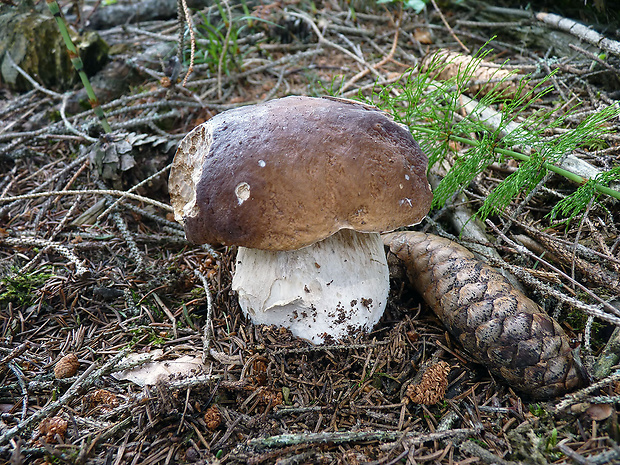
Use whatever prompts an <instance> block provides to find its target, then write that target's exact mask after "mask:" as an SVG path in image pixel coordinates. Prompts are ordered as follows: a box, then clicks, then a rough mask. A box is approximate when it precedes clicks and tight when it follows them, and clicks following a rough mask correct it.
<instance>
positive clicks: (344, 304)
mask: <svg viewBox="0 0 620 465" xmlns="http://www.w3.org/2000/svg"><path fill="white" fill-rule="evenodd" d="M389 285H390V283H389V270H388V266H387V260H386V255H385V251H384V246H383V242H382V240H381V237H380V235H379V234H378V233H358V232H356V231H353V230H350V229H342V230H340V231H339V232H337V233H336V234H334V235H333V236H331V237H329V238H327V239H325V240H323V241H320V242H317V243H315V244H312V245H310V246H308V247H304V248H302V249H299V250H293V251H267V250H257V249H248V248H245V247H239V250H238V252H237V260H236V270H235V275H234V277H233V282H232V288H233V290H235V291H237V293H238V295H239V304H240V306H241V309H242V310H243V312H244V314H245V315H246V316H248V317H249V318H250V319H251V320H252V322H254V323H255V324H265V325H277V326H283V327H285V328H288V329H289V330H290V331H291V332H292V333H293V334H294V335H295V336H298V337H300V338H303V339H306V340H308V341H310V342H312V343H315V344H320V343H323V342H332V341H338V340H341V339H343V338H345V337H347V336H348V335H353V334H355V333H357V332H359V331H368V330H370V329H372V327H373V326H374V325H375V324H376V323H377V322H378V321H379V319H380V318H381V315H382V314H383V311H384V310H385V306H386V303H387V299H388V293H389Z"/></svg>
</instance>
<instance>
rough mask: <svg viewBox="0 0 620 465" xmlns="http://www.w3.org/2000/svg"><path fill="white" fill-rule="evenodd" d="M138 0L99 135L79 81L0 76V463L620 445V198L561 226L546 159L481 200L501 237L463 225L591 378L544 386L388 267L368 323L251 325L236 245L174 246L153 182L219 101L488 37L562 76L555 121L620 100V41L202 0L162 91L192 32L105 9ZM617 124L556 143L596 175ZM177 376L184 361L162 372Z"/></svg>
mask: <svg viewBox="0 0 620 465" xmlns="http://www.w3.org/2000/svg"><path fill="white" fill-rule="evenodd" d="M86 3H87V5H86V6H83V8H84V10H83V11H81V12H80V13H81V16H80V18H76V15H75V11H72V10H71V8H70V7H71V2H66V4H61V6H62V7H63V11H65V10H66V13H67V18H68V20H69V22H79V21H82V22H85V21H86V19H87V18H88V16H89V15H90V14H91V13H92V8H93V5H91V2H86ZM92 3H93V4H94V3H95V2H92ZM161 3H162V4H163V3H164V2H161ZM76 4H77V2H76ZM127 5H128V2H123V1H119V2H117V3H115V4H110V5H107V6H103V5H100V6H99V8H100V9H101V10H106V9H107V12H108V13H109V16H110V17H111V18H112V20H110V22H109V23H105V22H104V21H103V20H100V22H99V23H98V24H99V25H98V27H99V30H98V33H99V34H100V35H101V37H102V38H103V39H104V40H105V41H106V42H107V44H108V45H109V46H110V49H109V52H108V53H109V60H110V61H109V63H108V65H106V67H105V68H104V70H103V71H101V72H100V75H99V77H98V78H97V77H95V78H94V79H93V83H94V87H95V91H96V92H97V94H98V97H99V99H100V101H101V103H102V106H103V108H104V110H105V112H106V114H107V118H108V120H109V122H110V124H111V126H112V129H113V130H114V132H113V133H112V134H108V135H105V134H104V135H101V134H100V133H99V132H98V131H97V124H96V119H95V117H94V115H93V113H92V111H90V110H85V109H84V108H85V107H83V106H80V100H81V101H84V100H86V99H85V97H84V95H83V90H81V89H82V87H81V85H77V83H76V85H75V86H74V87H72V88H71V89H72V90H69V91H66V92H64V93H63V91H62V90H59V89H55V88H54V87H53V86H50V87H49V88H48V87H46V86H45V85H44V84H40V83H39V84H37V85H36V88H34V89H32V90H29V91H24V92H18V91H15V90H11V89H10V88H9V87H8V86H7V85H4V84H2V83H1V82H0V174H1V175H0V279H1V281H0V462H7V463H11V464H21V463H41V464H42V463H71V464H73V463H81V464H84V463H92V464H95V463H97V464H99V463H100V464H104V463H105V464H106V465H107V464H114V465H117V464H124V463H131V464H164V463H165V464H168V463H226V464H234V463H245V464H268V463H279V464H301V463H333V464H336V463H338V464H362V463H366V464H386V465H387V464H395V463H403V464H405V463H406V464H416V463H439V464H457V463H458V464H461V465H465V464H474V463H485V464H491V463H497V464H508V463H527V464H533V463H535V464H547V463H563V462H567V463H579V464H602V463H608V462H609V461H613V460H615V461H620V448H619V446H618V443H619V442H620V428H619V425H618V411H617V408H618V405H619V404H620V375H619V371H618V367H617V365H618V358H617V353H618V352H619V350H618V348H619V347H620V343H619V342H618V335H617V331H616V332H614V331H613V330H614V327H615V326H614V323H616V324H617V322H618V321H620V319H619V318H620V317H619V316H618V315H619V313H620V312H619V311H618V310H617V308H616V307H615V306H614V305H616V306H617V305H618V301H617V299H616V300H614V298H617V296H618V292H617V291H618V289H619V288H620V285H619V281H618V276H620V209H619V208H618V201H617V200H615V199H613V198H611V197H610V196H607V195H599V196H596V197H593V198H592V199H591V200H590V201H588V202H586V203H587V207H586V209H585V210H584V211H583V212H580V213H579V214H578V215H577V216H575V218H573V219H572V220H571V221H570V222H569V223H568V224H565V223H561V222H559V221H552V220H551V219H549V217H548V216H547V214H548V213H549V212H550V211H551V209H552V208H553V206H554V205H555V204H556V203H557V202H558V201H559V200H561V199H562V198H565V197H566V196H567V195H570V194H572V193H574V192H575V191H576V189H577V187H578V185H577V184H573V183H571V182H569V181H568V180H567V179H565V178H563V177H561V176H559V175H549V176H547V177H545V178H544V179H543V180H542V181H541V182H540V183H538V185H537V186H533V190H532V194H531V195H528V192H520V193H519V194H518V195H517V196H516V197H515V198H514V199H513V200H512V201H511V202H510V204H509V205H508V206H507V207H506V208H504V209H502V211H500V212H492V214H491V215H490V216H489V217H488V219H489V222H490V223H492V224H494V225H498V228H499V229H500V230H502V231H503V232H501V234H498V233H497V231H494V230H493V229H492V228H491V227H485V226H484V225H483V224H482V223H477V222H470V223H469V224H470V225H471V224H476V225H478V226H477V227H478V229H479V230H480V232H481V234H486V236H477V239H476V240H475V241H474V242H476V241H477V242H478V243H479V244H480V243H482V245H485V246H488V247H490V248H492V249H494V250H495V251H496V254H497V255H496V257H497V258H498V260H500V259H501V261H504V260H505V262H504V263H509V264H511V265H512V266H513V269H515V270H520V272H521V273H520V276H519V277H520V278H521V279H522V280H523V279H525V289H526V292H528V293H529V295H530V296H531V297H532V298H533V299H534V300H536V301H537V302H539V303H540V304H541V305H542V306H543V307H545V308H546V309H547V310H548V311H549V313H551V314H553V316H554V317H556V318H557V319H558V321H559V322H560V324H561V325H562V327H563V328H564V329H565V330H566V331H567V333H568V334H569V336H570V337H571V342H572V344H574V345H575V346H580V351H581V356H582V358H583V360H584V365H585V366H586V367H587V368H588V370H589V371H590V373H591V378H592V379H591V380H590V381H591V382H592V383H596V384H593V385H592V386H590V387H589V388H586V389H585V390H583V391H580V392H579V393H577V394H575V395H568V396H566V397H565V398H558V399H551V400H548V401H544V402H543V401H534V400H532V399H531V398H530V397H528V395H527V393H520V392H516V391H513V390H512V389H511V387H510V386H509V385H507V384H506V383H505V382H504V381H503V380H502V379H500V378H497V377H495V376H493V375H491V374H490V372H489V371H488V370H487V369H486V368H485V367H484V366H482V365H479V364H476V363H474V362H473V361H472V358H471V357H470V355H468V354H467V353H466V352H464V351H463V349H462V347H460V346H459V343H458V342H457V341H456V340H455V339H454V338H453V337H452V336H450V335H449V334H448V333H447V332H446V330H445V329H444V327H443V326H442V324H441V322H440V321H439V320H438V319H437V317H436V316H435V315H434V314H433V313H432V311H431V310H430V309H429V308H428V306H427V305H426V304H425V303H424V302H423V301H422V300H421V299H420V297H419V296H418V295H417V294H416V293H415V291H413V290H412V289H410V286H409V283H407V282H401V281H400V280H399V279H398V278H395V279H394V281H393V283H392V284H393V286H392V287H393V289H394V291H393V292H392V295H391V298H390V302H389V304H388V308H387V311H386V314H385V315H384V316H383V318H382V319H381V321H380V322H379V324H378V325H377V326H376V327H375V328H374V329H373V331H372V332H371V333H370V334H358V335H356V336H355V337H351V338H350V340H347V341H341V342H339V343H338V344H331V345H323V346H311V345H309V344H308V343H307V342H305V341H303V340H300V339H297V338H295V337H293V336H291V334H290V333H289V332H288V331H286V330H282V329H279V328H274V327H261V326H255V325H253V324H252V323H251V322H249V321H248V320H247V319H246V318H245V317H244V316H243V315H242V312H241V310H240V308H239V306H238V303H237V298H236V295H235V293H234V292H233V291H232V290H231V279H232V271H233V268H234V257H235V252H236V250H235V248H234V247H228V248H227V247H221V246H219V247H218V246H216V245H214V246H213V247H209V246H196V245H192V244H190V243H188V242H187V241H186V240H185V239H184V233H183V229H182V227H181V226H180V225H178V224H177V223H176V222H174V218H173V216H172V213H171V208H170V207H169V205H170V202H169V197H168V192H167V178H168V174H169V167H170V163H171V162H172V158H173V156H174V151H175V148H176V145H177V143H178V142H179V141H180V140H181V138H183V136H184V135H185V134H187V133H188V132H189V131H190V130H191V129H192V128H193V127H195V126H196V125H198V124H200V123H202V122H204V121H206V120H208V119H209V118H210V117H211V116H213V115H214V114H217V113H219V112H221V111H224V110H227V109H230V108H235V107H237V106H240V105H246V104H252V103H259V102H262V101H264V100H269V99H272V98H278V97H283V96H286V95H309V96H321V95H326V94H329V95H337V96H339V97H344V98H357V97H359V96H366V97H368V98H372V96H373V95H376V93H377V92H378V89H381V88H382V86H385V85H389V84H390V83H395V82H396V83H398V80H399V78H400V77H401V75H402V74H403V73H405V72H407V71H408V70H409V69H414V71H413V72H414V74H415V73H416V72H419V68H416V67H417V66H418V65H420V63H421V61H422V59H423V58H424V57H425V56H428V55H429V54H432V53H434V52H436V51H438V50H452V51H455V52H460V53H462V54H464V55H473V54H475V53H476V52H478V51H479V50H480V49H481V48H484V49H486V50H492V51H491V52H490V53H489V55H487V56H486V58H485V60H487V61H489V62H492V63H495V64H496V65H501V64H502V63H504V62H506V60H509V61H508V65H507V67H506V69H510V70H514V69H520V70H522V71H523V72H527V73H530V74H531V79H533V80H534V81H536V80H540V79H543V78H545V77H547V79H548V75H549V74H550V73H552V72H553V73H554V74H553V75H552V77H551V78H550V80H548V81H545V82H546V84H545V85H546V86H547V87H548V93H546V94H545V95H544V96H541V97H540V98H538V99H536V100H535V101H534V102H533V103H532V106H531V107H530V109H529V110H528V111H529V112H535V111H539V110H541V109H542V110H544V109H555V110H557V111H556V112H555V113H553V119H554V120H556V119H559V118H560V117H561V116H562V115H564V116H566V114H567V112H568V109H569V108H572V107H573V106H575V105H577V104H579V105H580V106H579V108H578V110H577V112H573V113H571V114H570V115H569V116H568V117H566V118H565V120H563V121H562V126H561V127H554V128H553V129H550V130H549V131H548V133H546V134H545V135H546V137H548V138H549V139H553V138H554V137H556V136H558V135H560V134H562V133H563V132H567V131H569V130H570V129H571V128H574V127H575V126H577V125H578V124H579V123H580V121H582V118H585V117H586V116H587V115H589V114H593V113H596V112H598V111H600V110H601V108H603V107H608V106H610V105H612V104H613V103H614V102H615V101H616V100H618V98H619V97H620V57H619V56H618V54H617V53H615V52H614V51H613V50H611V51H608V52H607V53H606V54H605V55H602V54H601V52H600V50H598V49H597V48H595V47H593V46H592V45H590V44H588V43H587V40H581V39H582V38H583V37H579V36H578V35H579V34H581V33H580V32H579V31H575V30H573V31H572V32H562V31H559V30H558V29H557V28H555V27H553V26H552V25H550V24H548V23H546V22H544V21H543V20H542V19H541V18H536V17H534V16H532V12H526V11H524V10H519V9H503V10H502V9H498V8H489V7H484V6H483V5H478V4H476V3H475V2H463V3H461V4H459V5H448V6H442V7H441V8H442V9H441V10H440V9H439V7H438V6H433V4H432V3H429V4H428V5H427V7H426V10H425V11H423V12H422V13H421V14H419V15H416V14H415V13H414V12H413V10H411V9H404V10H402V11H401V9H399V6H398V3H394V4H389V5H387V8H386V7H384V6H382V5H375V4H368V5H364V4H361V3H360V4H356V3H355V2H351V3H350V4H348V3H342V2H338V1H336V0H332V1H328V0H324V1H323V2H316V3H309V2H308V3H304V1H303V0H299V1H288V0H286V1H283V2H273V3H270V4H261V5H258V6H252V4H251V3H247V4H246V3H243V4H232V3H231V4H230V5H227V4H226V3H218V4H216V5H214V6H211V7H205V8H202V10H200V11H199V12H197V13H195V14H194V15H193V23H194V28H195V31H196V39H197V43H196V53H195V55H196V58H195V65H194V69H193V73H192V74H191V75H190V76H189V79H188V80H187V82H186V83H185V84H184V85H182V84H181V83H177V84H175V83H174V82H173V83H172V84H171V82H170V78H171V77H172V80H173V81H174V80H175V79H176V75H178V80H179V81H181V80H183V78H184V77H185V74H186V72H187V64H188V62H189V56H190V52H189V49H190V45H189V44H190V37H189V35H186V40H185V45H184V47H185V49H186V53H185V57H184V62H183V66H181V68H180V70H179V69H176V67H175V62H174V59H173V58H171V57H174V55H175V50H176V48H177V39H178V28H179V24H178V21H177V20H176V19H174V18H169V19H165V18H164V19H161V18H159V19H143V20H142V21H141V22H131V23H128V24H124V23H125V22H126V21H127V17H129V16H127V15H126V13H122V12H121V10H119V12H117V13H116V15H124V16H121V20H120V22H119V24H116V23H115V22H114V17H115V14H114V10H113V9H114V8H119V9H120V8H121V7H126V6H127ZM244 8H246V9H247V11H244ZM123 11H125V10H123ZM534 13H535V12H534ZM567 14H568V13H567ZM250 16H251V18H249V17H250ZM93 18H94V16H93ZM223 18H224V19H225V21H224V20H223ZM231 18H232V20H230V19H231ZM130 19H131V18H130ZM134 19H135V18H134ZM573 19H574V20H579V21H584V22H588V21H590V20H591V19H592V15H584V16H583V17H579V16H574V17H573ZM49 21H53V20H52V19H51V16H50V17H49ZM597 30H599V31H600V32H601V33H602V34H611V33H612V32H610V31H612V30H613V28H607V29H605V28H600V29H597ZM576 34H577V35H576ZM609 39H610V43H611V44H612V45H611V48H612V49H613V47H614V46H616V44H617V42H615V43H614V40H615V39H618V37H616V38H615V39H614V37H613V36H612V35H610V36H609ZM225 43H227V44H228V47H225V46H224V45H223V44H225ZM466 49H467V50H466ZM223 51H226V53H225V54H223ZM177 71H180V72H178V73H177ZM31 78H32V79H34V80H35V81H36V76H35V77H32V76H31ZM398 89H399V88H395V90H394V92H398ZM473 96H474V95H470V97H473ZM500 107H501V103H498V106H497V108H500ZM461 116H464V115H461ZM552 122H553V121H551V122H550V127H551V126H553V125H552V124H551V123H552ZM605 124H606V125H607V126H608V128H609V129H610V132H609V133H608V134H606V135H604V136H601V138H600V143H599V144H596V145H592V144H590V145H588V146H586V147H583V146H579V147H577V148H575V150H573V151H572V153H571V154H570V155H571V156H573V158H575V159H578V160H581V162H583V163H585V164H587V165H588V166H590V167H591V168H592V169H594V170H595V171H594V172H598V171H609V170H611V169H613V168H614V167H616V169H617V167H618V166H619V165H620V136H619V135H618V127H619V126H620V125H619V122H618V118H617V117H616V118H615V119H612V120H610V121H609V122H607V123H605ZM475 136H476V135H475V134H474V135H473V136H472V137H475ZM451 147H452V148H453V149H454V151H455V153H459V151H461V152H464V151H465V150H466V149H467V147H463V146H461V145H459V144H453V145H452V146H451ZM451 160H453V158H452V159H451V158H450V157H448V158H447V159H446V160H444V165H442V166H443V167H445V163H448V164H449V162H450V161H451ZM518 167H519V163H518V162H516V161H514V160H508V159H497V160H491V161H490V162H489V166H487V167H485V168H484V169H483V170H482V171H481V172H480V173H479V174H477V175H476V176H475V177H474V178H473V179H472V180H471V182H468V183H467V184H466V185H465V186H464V189H463V190H462V192H461V194H460V195H458V196H452V197H450V198H449V199H448V202H447V204H446V205H445V206H443V207H442V208H439V209H436V210H433V211H432V212H431V214H430V215H429V220H428V221H425V222H423V223H422V224H421V225H420V226H419V227H420V228H426V229H428V230H429V231H432V232H436V233H441V234H452V235H454V236H456V237H457V238H458V236H459V233H460V232H461V231H460V230H459V229H458V228H459V226H458V224H461V225H462V224H463V220H462V213H463V212H465V214H466V215H472V214H473V212H475V211H476V209H477V208H478V207H480V205H481V202H482V201H483V200H484V199H485V198H486V197H487V196H488V194H489V192H491V191H493V189H494V188H495V187H496V186H497V185H498V183H500V182H501V181H502V180H504V179H505V178H506V177H507V176H509V175H510V174H511V173H514V172H515V171H516V170H517V169H518ZM442 169H443V168H442ZM443 172H445V171H441V170H437V171H436V174H437V175H439V176H440V175H441V174H442V173H443ZM584 177H589V176H586V175H584ZM126 193H130V195H124V194H126ZM456 212H460V213H459V215H461V217H460V218H461V220H460V223H459V221H456V220H455V219H454V216H455V215H456ZM455 225H456V226H455ZM481 237H482V239H481ZM484 238H486V239H484ZM504 238H505V240H504ZM515 239H519V240H520V241H521V243H522V244H524V245H525V247H527V250H528V251H530V253H531V254H532V255H527V254H526V253H523V251H522V249H518V248H516V245H515V244H514V243H513V242H510V241H511V240H515ZM461 240H464V241H465V242H463V243H464V245H466V246H467V245H468V243H467V237H466V236H463V235H462V236H461ZM470 245H471V242H470ZM537 257H542V258H543V260H539V259H538V258H537ZM548 265H549V266H548ZM523 276H525V277H527V276H530V277H531V278H532V279H530V280H529V281H528V280H527V278H523ZM540 283H543V284H540ZM546 289H552V290H555V291H556V294H553V295H551V294H550V293H548V292H547V291H546ZM558 296H560V297H558ZM561 296H565V298H562V297H561ZM596 312H598V313H596ZM593 315H597V316H593ZM60 360H62V362H61V364H59V363H58V362H59V361H60ZM432 360H435V361H436V360H443V361H445V362H446V363H447V364H448V365H449V374H448V378H447V381H448V386H447V391H446V393H445V396H444V398H443V399H440V400H439V401H438V402H437V403H434V404H432V405H420V404H416V403H414V402H411V401H410V399H409V398H408V397H407V395H406V392H407V387H408V386H409V385H410V384H411V383H412V382H414V380H416V374H417V373H419V372H420V370H421V368H423V367H425V366H426V365H427V364H428V362H430V361H432ZM603 362H605V363H603ZM60 365H62V366H60ZM55 368H56V371H57V372H58V371H61V370H60V368H65V369H67V373H66V375H67V376H68V377H66V378H62V376H63V375H62V374H58V376H56V375H55ZM175 369H178V370H179V371H180V372H183V373H184V374H183V375H171V376H164V377H162V378H160V379H159V381H157V382H155V381H151V380H153V379H155V378H152V376H153V373H165V372H166V370H175ZM59 377H60V379H59ZM416 381H417V380H416Z"/></svg>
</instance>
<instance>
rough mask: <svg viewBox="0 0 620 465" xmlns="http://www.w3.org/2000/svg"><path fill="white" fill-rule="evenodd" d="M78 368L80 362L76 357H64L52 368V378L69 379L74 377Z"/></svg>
mask: <svg viewBox="0 0 620 465" xmlns="http://www.w3.org/2000/svg"><path fill="white" fill-rule="evenodd" d="M79 367H80V362H79V361H78V358H77V355H75V354H68V355H65V356H64V357H63V358H61V359H60V360H58V362H57V363H56V366H55V367H54V376H56V379H64V378H71V377H72V376H75V374H76V373H77V371H78V368H79Z"/></svg>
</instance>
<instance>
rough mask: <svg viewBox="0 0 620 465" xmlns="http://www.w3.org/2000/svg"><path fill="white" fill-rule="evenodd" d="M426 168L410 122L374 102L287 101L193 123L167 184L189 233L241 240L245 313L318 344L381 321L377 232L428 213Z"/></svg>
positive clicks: (382, 281)
mask: <svg viewBox="0 0 620 465" xmlns="http://www.w3.org/2000/svg"><path fill="white" fill-rule="evenodd" d="M426 168H427V158H426V156H425V155H424V154H423V153H422V151H421V150H420V147H419V146H418V144H417V143H416V142H415V140H414V139H413V138H412V137H411V134H410V133H409V131H408V129H406V127H404V126H402V125H399V124H397V123H395V122H394V121H393V120H392V118H391V117H390V116H389V115H388V114H386V113H384V112H382V111H380V110H378V109H377V108H374V107H371V106H368V105H364V104H361V103H358V102H354V101H350V100H343V99H335V98H311V97H286V98H282V99H277V100H272V101H269V102H267V103H262V104H258V105H251V106H245V107H241V108H237V109H234V110H229V111H225V112H223V113H220V114H218V115H216V116H214V117H213V118H211V119H210V120H208V121H207V122H205V123H203V124H201V125H200V126H198V127H196V128H195V129H194V130H192V131H191V132H190V133H189V134H188V135H187V136H186V137H185V138H184V139H183V140H182V141H181V143H180V145H179V148H178V150H177V153H176V155H175V158H174V162H173V165H172V170H171V173H170V181H169V190H170V198H171V202H172V206H173V208H174V213H175V218H176V220H177V221H179V222H181V223H182V224H183V225H184V228H185V234H186V236H187V239H188V240H189V241H191V242H194V243H197V244H204V243H209V244H216V243H220V244H224V245H237V246H239V247H238V252H237V258H236V265H235V268H236V269H235V274H234V277H233V283H232V287H233V289H234V290H236V291H237V293H238V296H239V304H240V306H241V308H242V310H243V312H244V313H245V314H246V315H247V316H249V317H250V319H251V320H252V321H253V322H254V323H256V324H268V325H269V324H275V325H279V326H284V327H286V328H288V329H289V330H290V331H291V332H292V333H293V334H294V335H295V336H298V337H301V338H304V339H306V340H308V341H311V342H313V343H315V344H318V343H323V342H329V341H337V340H340V339H343V338H345V337H346V336H347V335H349V334H354V333H355V332H357V331H360V330H370V329H372V327H373V326H374V325H375V324H376V323H377V322H378V321H379V318H380V317H381V315H382V314H383V311H384V309H385V306H386V303H387V298H388V292H389V272H388V266H387V261H386V255H385V251H384V246H383V244H382V241H381V239H380V236H379V233H380V232H383V231H392V230H394V229H396V228H399V227H402V226H408V225H412V224H416V223H418V222H419V221H420V220H421V219H422V218H423V217H424V216H425V215H426V213H427V212H428V210H429V208H430V203H431V199H432V194H431V190H430V186H429V184H428V181H427V179H426Z"/></svg>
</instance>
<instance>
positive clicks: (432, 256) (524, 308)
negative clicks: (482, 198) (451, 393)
mask: <svg viewBox="0 0 620 465" xmlns="http://www.w3.org/2000/svg"><path fill="white" fill-rule="evenodd" d="M384 242H385V244H386V245H388V246H389V247H390V251H391V253H392V254H394V255H395V256H396V257H398V258H399V259H400V260H402V261H403V262H404V265H405V266H406V268H407V276H408V277H409V280H410V281H411V283H412V284H413V286H414V287H415V288H416V289H417V290H418V291H419V292H420V294H422V297H424V300H425V301H426V302H427V303H428V305H429V306H430V307H431V308H432V309H433V311H434V312H435V313H436V314H437V316H438V317H439V319H441V321H442V322H443V324H444V325H445V326H446V327H447V328H448V330H449V331H450V333H452V335H453V336H454V337H455V338H456V339H457V340H458V341H459V342H460V343H461V344H462V345H463V347H464V348H465V350H467V351H468V352H469V354H470V355H471V356H472V357H473V358H474V359H475V360H477V361H478V362H479V363H482V364H483V365H485V366H486V367H487V368H489V370H491V371H492V372H493V373H495V374H496V375H499V376H501V377H503V378H504V379H505V380H506V381H507V382H508V384H510V385H511V386H513V387H514V388H516V389H518V390H520V391H522V392H524V393H527V394H529V395H530V396H532V397H536V398H548V397H553V396H558V395H562V394H564V393H565V392H566V391H569V390H571V389H574V388H577V387H579V386H581V385H582V384H583V383H584V381H585V375H584V374H583V373H582V371H581V369H580V365H579V363H577V362H576V361H575V359H574V358H573V353H572V349H571V347H570V343H569V339H568V336H567V335H566V333H565V332H564V330H563V329H562V328H561V327H560V325H559V324H558V323H557V322H556V321H555V320H554V319H553V318H551V317H550V316H549V315H547V314H546V313H545V312H544V310H543V309H542V308H541V307H540V306H538V305H537V304H536V303H535V302H533V301H532V300H531V299H529V298H528V297H527V296H525V295H524V294H523V293H522V292H521V291H519V290H518V289H515V288H514V287H513V286H512V285H511V284H510V282H509V281H508V280H507V279H506V278H505V277H504V276H503V275H502V274H501V273H500V272H499V271H498V270H496V269H495V268H492V267H490V266H488V265H487V264H485V263H483V262H481V261H480V260H478V259H476V258H475V257H474V254H473V253H471V252H470V251H469V250H467V249H466V248H464V247H462V246H460V245H459V244H457V243H455V242H452V241H450V240H447V239H443V238H441V237H438V236H434V235H432V234H424V233H419V232H411V231H410V232H402V233H392V234H387V235H385V236H384Z"/></svg>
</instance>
